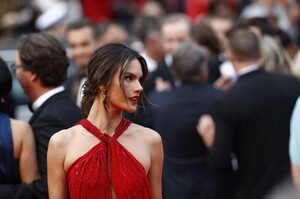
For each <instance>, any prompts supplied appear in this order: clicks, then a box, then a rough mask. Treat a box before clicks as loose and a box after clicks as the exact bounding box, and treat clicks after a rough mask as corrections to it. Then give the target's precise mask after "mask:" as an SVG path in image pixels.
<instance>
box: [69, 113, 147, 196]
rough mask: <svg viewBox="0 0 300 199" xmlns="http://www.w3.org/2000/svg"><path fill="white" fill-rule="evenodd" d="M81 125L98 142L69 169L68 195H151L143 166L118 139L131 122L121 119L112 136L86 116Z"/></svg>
mask: <svg viewBox="0 0 300 199" xmlns="http://www.w3.org/2000/svg"><path fill="white" fill-rule="evenodd" d="M78 124H80V125H82V126H83V127H84V128H85V129H87V130H88V131H89V132H90V133H92V134H93V135H94V136H96V137H97V138H98V139H99V140H100V142H99V143H98V144H97V145H95V146H94V147H93V148H92V149H91V150H89V151H88V152H87V153H86V154H84V155H83V156H82V157H80V158H79V159H77V160H76V161H75V162H74V163H73V165H72V166H71V167H70V169H69V171H68V192H69V193H68V194H69V198H71V199H79V198H80V199H96V198H101V199H111V198H113V197H112V195H113V194H114V195H115V198H117V199H129V198H131V199H133V198H141V199H147V198H152V196H151V191H150V186H149V182H148V179H147V175H146V172H145V169H144V167H143V166H142V165H141V164H140V162H138V161H137V159H135V157H134V156H133V155H132V154H131V153H130V152H129V151H128V150H126V149H125V148H124V147H123V146H122V145H121V144H120V143H119V142H118V141H117V139H118V137H119V136H120V135H121V134H122V133H123V132H124V131H125V130H126V129H127V128H128V126H129V125H130V124H131V122H130V121H128V120H126V119H124V118H123V119H122V121H121V122H120V124H119V125H118V127H117V128H116V131H115V134H114V135H113V136H112V137H111V136H109V135H107V134H105V133H102V132H100V131H99V129H98V128H97V127H95V126H94V125H93V124H92V123H91V122H89V121H88V120H87V119H84V120H81V121H80V122H79V123H78Z"/></svg>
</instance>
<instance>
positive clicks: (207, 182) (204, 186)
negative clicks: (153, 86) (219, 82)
mask: <svg viewBox="0 0 300 199" xmlns="http://www.w3.org/2000/svg"><path fill="white" fill-rule="evenodd" d="M173 59H174V62H173V65H172V67H171V69H172V70H173V72H174V74H175V78H176V80H177V81H179V82H180V85H178V86H176V87H173V88H171V89H170V90H167V91H163V92H153V93H151V94H150V95H149V100H150V102H151V103H152V104H151V105H150V106H149V120H150V124H151V125H150V127H151V128H153V129H155V130H156V131H157V132H159V133H160V135H161V136H162V140H163V145H164V168H163V178H162V182H163V183H162V186H163V187H162V188H163V198H164V199H169V198H171V199H186V198H206V199H211V198H214V193H215V192H216V189H215V176H214V174H213V173H212V172H211V171H210V169H209V168H208V166H207V155H208V150H207V148H206V147H205V145H204V143H203V142H202V140H201V139H200V138H199V136H198V134H197V131H196V128H195V126H196V124H197V121H198V118H199V117H200V116H201V115H202V114H208V113H210V108H211V105H212V102H213V100H214V99H215V98H216V97H217V95H219V94H220V91H219V90H216V89H215V88H213V87H212V86H211V85H207V84H206V83H205V82H206V80H207V68H206V65H205V60H206V55H205V51H204V49H203V48H201V47H200V46H198V45H197V44H195V43H192V42H187V43H185V42H183V43H182V44H181V45H179V47H178V49H176V50H175V52H174V55H173Z"/></svg>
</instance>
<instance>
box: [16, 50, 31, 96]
mask: <svg viewBox="0 0 300 199" xmlns="http://www.w3.org/2000/svg"><path fill="white" fill-rule="evenodd" d="M15 73H16V77H17V79H18V81H19V83H20V85H21V87H22V89H23V91H24V93H25V95H27V96H28V97H29V98H30V99H31V100H32V95H31V93H32V83H33V78H32V76H33V73H32V72H31V71H29V70H26V69H24V68H23V66H22V62H21V59H20V56H19V53H18V54H17V56H16V59H15Z"/></svg>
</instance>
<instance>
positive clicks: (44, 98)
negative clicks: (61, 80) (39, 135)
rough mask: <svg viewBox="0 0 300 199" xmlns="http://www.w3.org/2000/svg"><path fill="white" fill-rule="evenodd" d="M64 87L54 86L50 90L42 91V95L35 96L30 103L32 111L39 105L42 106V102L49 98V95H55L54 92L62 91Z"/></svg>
mask: <svg viewBox="0 0 300 199" xmlns="http://www.w3.org/2000/svg"><path fill="white" fill-rule="evenodd" d="M64 90H65V89H64V87H63V86H59V87H56V88H54V89H51V90H50V91H48V92H46V93H44V94H43V95H41V96H40V97H39V98H37V99H36V100H35V101H34V102H33V104H32V109H33V110H34V111H36V110H37V109H38V108H39V107H40V106H42V104H43V103H44V102H45V101H46V100H47V99H49V98H50V97H52V96H53V95H55V94H56V93H59V92H62V91H64Z"/></svg>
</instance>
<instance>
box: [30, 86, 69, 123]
mask: <svg viewBox="0 0 300 199" xmlns="http://www.w3.org/2000/svg"><path fill="white" fill-rule="evenodd" d="M65 97H67V94H66V92H65V91H62V92H59V93H57V94H55V95H53V96H51V97H50V98H49V99H47V100H46V101H45V102H44V103H43V104H42V105H41V106H40V107H39V108H38V109H37V110H36V111H35V112H34V113H33V115H32V117H31V118H30V120H29V124H30V125H32V124H33V123H34V121H35V120H36V118H38V116H39V115H40V113H41V112H42V111H43V109H44V108H45V107H46V106H47V105H48V104H51V103H52V102H55V101H57V100H59V99H62V98H65Z"/></svg>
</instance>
